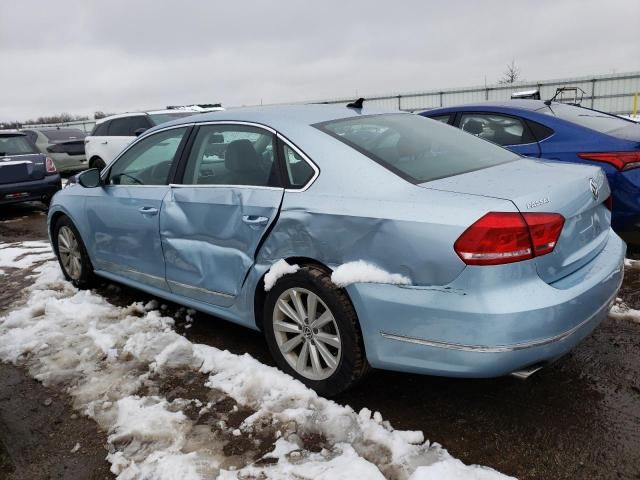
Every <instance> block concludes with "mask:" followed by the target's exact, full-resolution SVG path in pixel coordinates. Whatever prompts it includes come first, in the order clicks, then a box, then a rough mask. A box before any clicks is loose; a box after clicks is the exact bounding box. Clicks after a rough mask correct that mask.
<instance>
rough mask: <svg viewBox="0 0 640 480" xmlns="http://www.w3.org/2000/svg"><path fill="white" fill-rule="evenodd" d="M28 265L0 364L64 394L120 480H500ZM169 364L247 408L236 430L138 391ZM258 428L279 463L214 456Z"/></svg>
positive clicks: (1, 321)
mask: <svg viewBox="0 0 640 480" xmlns="http://www.w3.org/2000/svg"><path fill="white" fill-rule="evenodd" d="M11 248H24V247H21V246H19V245H18V246H12V247H11ZM0 251H2V250H0ZM12 255H13V254H12ZM12 258H13V256H6V257H3V259H4V260H6V261H7V262H12V261H13V260H12ZM4 266H5V265H4V264H2V263H0V267H4ZM290 267H291V266H290ZM35 272H36V273H37V276H36V278H35V283H34V284H33V286H31V287H30V288H29V289H28V292H27V293H28V298H27V300H26V303H25V304H24V305H22V306H20V307H16V308H14V309H13V310H12V311H10V312H9V313H8V314H7V315H6V316H4V317H0V360H2V361H10V362H13V363H16V364H20V365H23V366H25V367H27V368H28V371H29V372H30V373H31V375H33V376H34V377H35V378H36V379H38V380H39V381H41V382H42V383H43V384H44V385H46V386H52V387H57V388H59V389H64V390H65V391H66V392H68V393H69V394H70V395H71V396H72V397H73V401H74V407H75V408H76V409H78V410H80V411H81V412H82V413H83V414H85V415H87V416H89V417H91V418H93V419H94V420H95V421H96V422H97V423H98V425H99V426H100V427H101V428H102V429H104V430H105V431H106V432H107V433H108V442H109V452H110V453H109V455H108V457H107V458H108V460H109V462H110V463H111V470H112V472H113V473H114V474H116V475H117V477H118V479H119V480H134V479H144V478H153V479H160V480H163V479H167V480H168V479H172V480H173V479H175V478H180V479H181V480H200V479H204V478H222V479H236V478H238V479H246V478H270V479H289V478H296V477H298V478H320V479H352V478H366V479H376V478H380V479H382V478H385V476H393V478H398V479H403V480H407V479H409V480H422V479H423V478H427V476H428V475H431V476H432V477H433V476H434V475H435V477H433V478H445V479H453V478H462V477H464V478H475V479H478V480H489V479H491V480H495V479H505V478H508V477H505V476H503V475H501V474H499V473H497V472H495V471H493V470H490V469H486V468H484V467H477V466H465V465H464V464H462V463H461V462H459V461H458V460H455V459H454V458H453V457H451V456H450V455H449V454H448V453H447V452H446V450H444V449H442V447H440V445H438V444H435V443H433V444H432V443H430V442H428V441H425V439H424V435H423V434H422V432H416V431H400V430H394V429H393V427H392V426H391V425H390V424H389V422H387V421H384V420H383V418H382V416H381V415H380V413H378V412H371V411H370V410H368V409H362V410H361V411H360V412H359V413H356V412H355V411H354V410H353V409H351V408H350V407H348V406H342V405H338V404H337V403H335V402H333V401H330V400H327V399H325V398H322V397H319V396H318V395H317V394H316V393H315V392H314V391H312V390H310V389H308V388H307V387H305V386H304V385H303V384H302V383H300V382H298V381H297V380H294V379H293V378H291V377H290V376H288V375H286V374H284V373H283V372H281V371H279V370H277V369H275V368H273V367H269V366H266V365H264V364H262V363H260V362H258V361H257V360H256V359H254V358H252V357H251V356H249V355H248V354H244V355H234V354H232V353H230V352H228V351H221V350H219V349H216V348H214V347H210V346H207V345H201V344H194V343H192V342H190V341H189V340H187V339H186V338H184V337H182V336H181V335H179V334H178V333H176V332H175V331H174V320H173V319H172V318H169V317H166V316H163V315H162V312H161V311H159V310H155V309H153V310H150V311H149V309H148V308H145V307H149V305H143V304H142V303H134V304H132V305H130V306H128V307H117V306H114V305H111V304H109V303H108V302H107V301H106V300H105V299H104V298H102V297H101V296H99V295H98V294H96V293H94V292H91V291H80V290H77V289H76V288H75V287H73V285H72V284H71V283H69V282H66V281H64V279H63V277H62V274H61V272H60V268H59V266H58V265H57V263H55V262H47V263H45V264H44V265H41V266H39V267H37V268H36V269H35ZM385 273H386V272H385ZM175 371H184V372H188V373H187V374H193V375H196V374H197V372H200V373H201V374H204V375H206V377H207V378H208V380H207V383H206V386H207V387H210V388H211V389H212V390H211V392H216V393H215V394H216V395H222V396H226V397H230V398H231V399H233V400H234V401H235V403H237V404H239V405H240V406H241V407H243V408H245V409H248V410H249V411H250V412H253V413H252V414H251V415H250V416H249V417H247V418H246V419H245V420H244V421H243V422H242V424H241V425H240V426H239V427H235V428H231V427H228V426H227V425H226V423H225V422H224V421H218V422H215V423H213V424H206V425H205V424H198V422H197V421H196V420H194V419H193V418H191V417H189V416H188V415H187V411H188V410H187V408H188V407H190V406H193V405H196V406H197V405H200V406H202V405H203V403H202V402H193V401H192V400H191V399H181V398H176V399H174V400H172V401H169V400H167V398H165V397H163V396H162V395H161V394H159V393H157V392H158V391H160V390H155V391H154V392H156V393H153V392H151V391H150V390H149V391H147V390H145V388H146V387H147V386H148V385H149V382H150V381H152V380H151V379H153V378H154V377H159V378H165V379H166V380H167V381H168V382H169V383H171V382H175V379H174V378H173V377H172V375H174V373H172V372H175ZM163 376H164V377H163ZM149 392H151V393H149ZM212 394H213V393H212ZM208 408H211V404H207V407H206V409H208ZM206 409H205V410H206ZM236 411H237V410H236ZM265 426H267V427H271V428H273V429H274V432H275V430H276V429H277V430H278V431H279V432H280V434H279V435H277V437H278V440H277V441H276V442H275V443H274V444H273V447H272V451H271V453H269V454H267V456H271V458H275V459H276V460H277V462H275V463H272V464H260V465H255V464H254V462H253V460H252V459H251V458H244V459H243V458H242V456H241V455H240V456H238V455H236V456H235V458H230V457H227V456H226V455H225V454H224V451H223V447H224V442H223V441H222V440H221V438H226V439H232V438H240V439H243V438H245V439H246V438H248V437H247V435H249V433H247V432H259V431H260V430H261V429H263V428H267V427H265ZM304 433H309V434H313V433H315V434H320V435H322V436H323V437H324V438H325V439H326V440H327V445H326V448H325V449H323V450H322V451H321V452H319V453H312V452H309V451H307V450H305V449H304V448H303V446H304V445H302V444H301V443H300V438H301V437H302V436H303V435H302V434H304ZM243 435H244V436H245V437H242V436H243ZM225 441H228V440H225ZM238 458H239V459H238ZM234 462H235V463H234ZM440 474H442V476H440ZM445 475H448V476H445Z"/></svg>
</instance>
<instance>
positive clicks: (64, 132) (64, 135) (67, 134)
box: [41, 128, 85, 142]
mask: <svg viewBox="0 0 640 480" xmlns="http://www.w3.org/2000/svg"><path fill="white" fill-rule="evenodd" d="M41 132H42V133H44V135H45V137H47V138H48V139H49V140H52V141H54V142H55V141H61V140H80V139H83V138H84V137H85V133H84V132H83V131H82V130H78V129H77V128H59V129H56V130H41Z"/></svg>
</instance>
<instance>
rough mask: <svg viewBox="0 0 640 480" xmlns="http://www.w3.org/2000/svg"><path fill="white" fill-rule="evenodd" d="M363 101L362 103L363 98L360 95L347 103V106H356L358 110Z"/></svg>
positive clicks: (360, 108)
mask: <svg viewBox="0 0 640 480" xmlns="http://www.w3.org/2000/svg"><path fill="white" fill-rule="evenodd" d="M363 103H364V98H362V97H360V98H359V99H357V100H356V101H355V102H351V103H347V108H357V109H358V110H362V104H363Z"/></svg>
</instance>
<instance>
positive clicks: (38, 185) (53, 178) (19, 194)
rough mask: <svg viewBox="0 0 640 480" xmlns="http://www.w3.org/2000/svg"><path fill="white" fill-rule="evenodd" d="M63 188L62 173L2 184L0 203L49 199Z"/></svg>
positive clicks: (0, 186) (0, 187)
mask: <svg viewBox="0 0 640 480" xmlns="http://www.w3.org/2000/svg"><path fill="white" fill-rule="evenodd" d="M61 188H62V182H61V181H60V175H58V174H55V175H48V176H46V177H44V178H43V179H42V180H34V181H31V182H20V183H8V184H6V185H0V205H6V204H10V203H21V202H30V201H35V200H47V199H50V198H51V197H53V195H54V194H55V193H56V192H57V191H58V190H60V189H61Z"/></svg>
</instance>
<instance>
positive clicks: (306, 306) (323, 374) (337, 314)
mask: <svg viewBox="0 0 640 480" xmlns="http://www.w3.org/2000/svg"><path fill="white" fill-rule="evenodd" d="M263 318H264V321H263V324H264V334H265V337H266V339H267V344H268V345H269V350H270V351H271V354H272V355H273V357H274V359H275V360H276V363H277V364H278V366H279V367H280V369H281V370H284V371H285V372H287V373H289V374H290V375H292V376H294V377H296V378H297V379H299V380H301V381H302V382H303V383H305V384H306V385H307V386H309V387H311V388H313V389H314V390H316V391H317V392H318V393H320V394H321V395H326V396H332V395H337V394H338V393H340V392H342V391H344V390H346V389H348V388H349V387H351V386H352V385H353V384H354V383H356V382H357V381H358V380H360V378H362V376H363V375H364V374H365V373H366V371H367V369H368V364H367V361H366V358H365V353H364V346H363V342H362V333H361V331H360V327H359V324H358V319H357V316H356V312H355V310H354V308H353V305H352V304H351V301H350V300H349V298H348V296H347V294H346V292H345V291H344V290H343V289H341V288H338V287H337V286H336V285H334V284H333V283H332V282H331V280H330V277H329V274H328V273H327V272H326V271H325V270H323V269H321V268H319V267H316V266H303V267H301V268H300V269H299V270H298V271H297V272H296V273H293V274H289V275H285V276H284V277H282V278H281V279H280V280H279V281H278V282H277V283H276V285H275V286H274V287H273V288H272V289H271V290H270V291H269V293H268V294H267V298H266V302H265V309H264V317H263Z"/></svg>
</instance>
